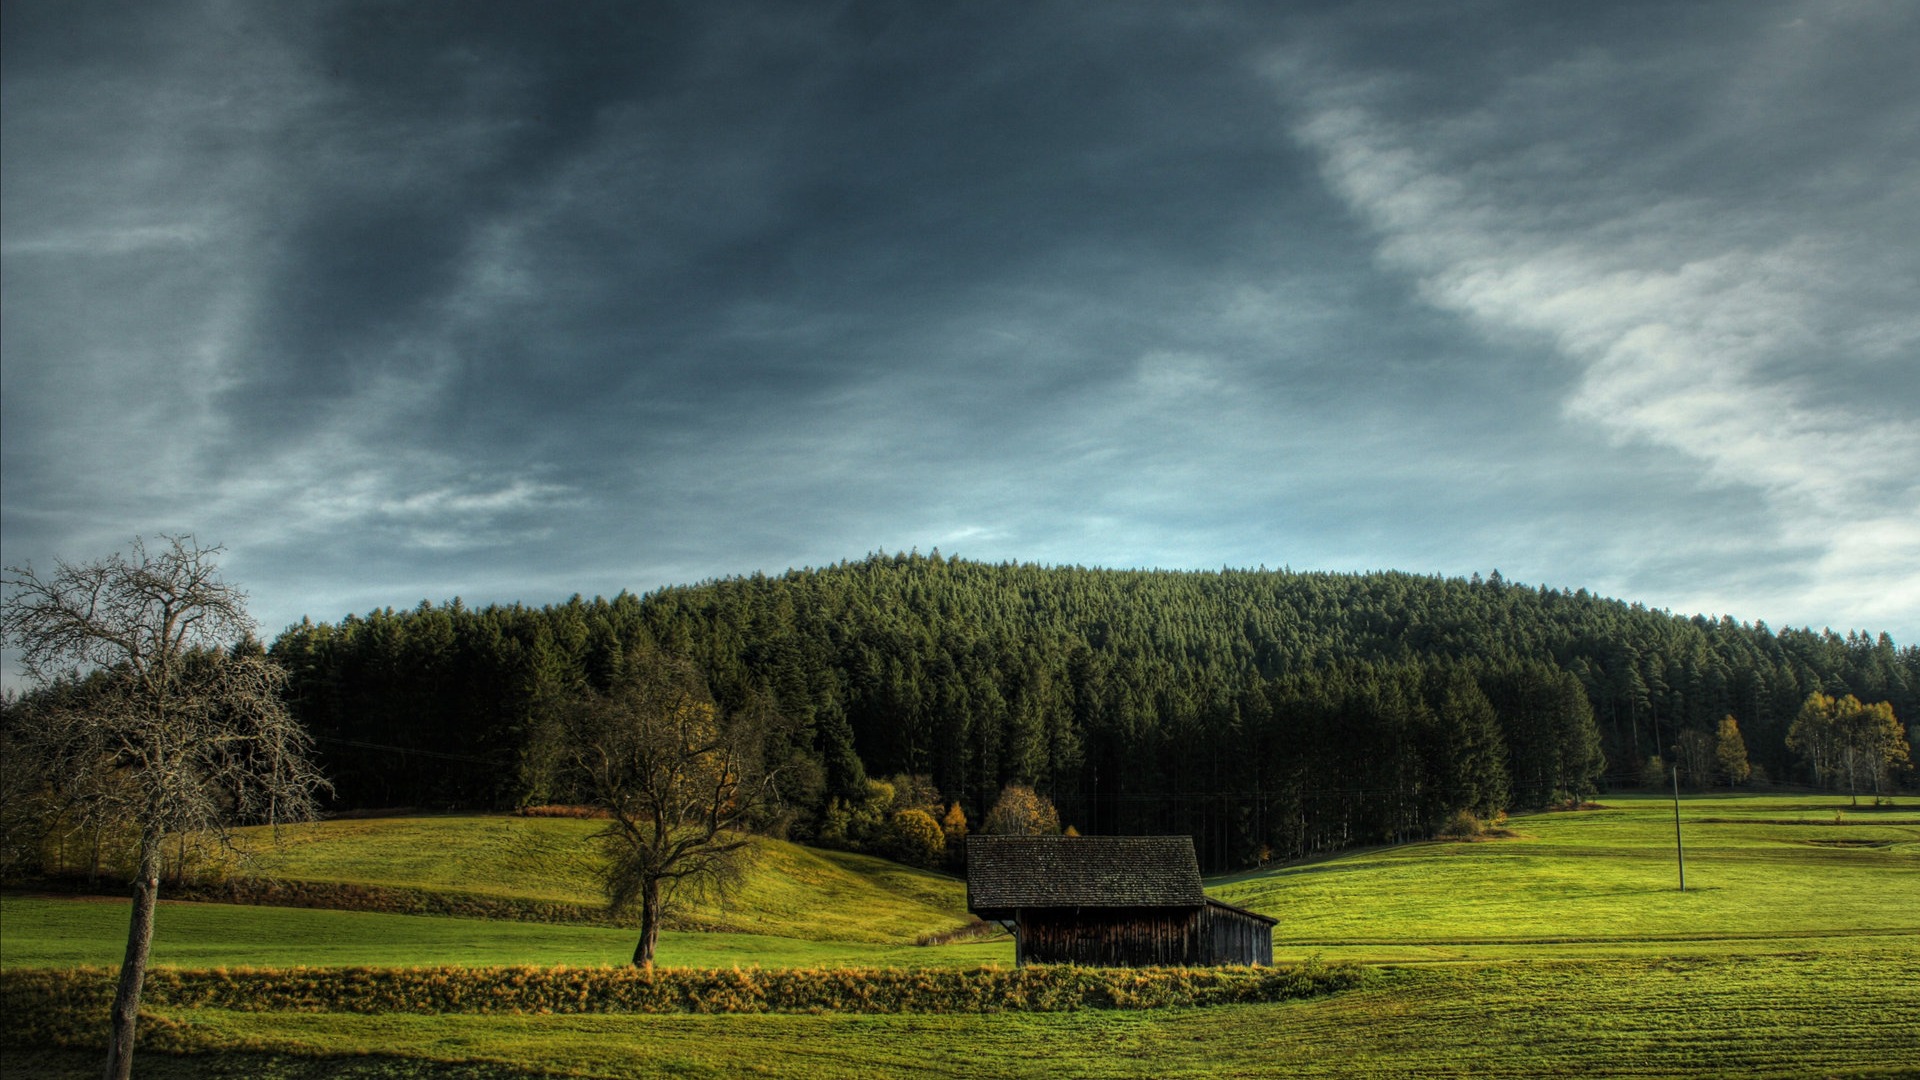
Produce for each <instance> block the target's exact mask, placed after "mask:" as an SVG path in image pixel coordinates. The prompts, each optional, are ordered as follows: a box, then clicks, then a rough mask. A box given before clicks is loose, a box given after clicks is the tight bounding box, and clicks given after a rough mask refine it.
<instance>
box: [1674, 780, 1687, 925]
mask: <svg viewBox="0 0 1920 1080" xmlns="http://www.w3.org/2000/svg"><path fill="white" fill-rule="evenodd" d="M1673 854H1674V857H1675V858H1676V859H1678V860H1679V862H1680V891H1681V892H1686V891H1687V849H1686V848H1685V847H1683V846H1681V844H1680V762H1679V761H1677V760H1676V761H1675V762H1674V763H1673Z"/></svg>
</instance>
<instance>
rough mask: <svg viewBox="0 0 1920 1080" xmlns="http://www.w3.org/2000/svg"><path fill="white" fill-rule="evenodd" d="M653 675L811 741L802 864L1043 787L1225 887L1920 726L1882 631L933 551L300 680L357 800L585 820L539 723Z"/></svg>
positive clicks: (546, 618)
mask: <svg viewBox="0 0 1920 1080" xmlns="http://www.w3.org/2000/svg"><path fill="white" fill-rule="evenodd" d="M636 647H645V648H657V649H658V650H660V651H662V652H664V653H666V654H668V655H672V656H679V657H684V658H686V659H688V660H690V661H691V662H692V663H693V664H694V665H695V666H696V667H697V668H698V669H699V670H700V672H701V673H702V674H703V675H704V677H705V679H706V681H707V683H708V686H709V687H710V688H711V691H712V693H713V695H714V697H715V699H716V701H718V702H719V704H720V705H721V706H722V708H723V709H725V710H727V711H728V712H730V713H739V714H747V713H752V714H755V715H764V714H765V713H766V712H767V710H769V709H771V710H774V711H776V712H777V713H778V714H779V716H780V717H782V718H783V722H781V723H777V724H768V725H765V727H766V729H767V730H768V731H770V732H773V733H774V734H773V735H772V736H770V737H771V738H775V739H777V741H778V745H772V746H769V747H768V748H767V751H768V755H769V760H772V761H784V762H789V763H792V764H794V765H795V766H796V769H795V771H796V772H797V773H803V774H809V775H811V776H812V777H813V778H814V779H813V781H812V782H811V783H810V784H803V785H800V787H799V788H798V789H797V792H798V793H797V795H796V798H797V799H798V800H799V802H800V803H801V805H800V806H798V807H797V812H796V813H795V814H793V815H792V816H791V818H790V821H791V826H792V828H793V830H794V832H795V834H796V835H798V836H800V837H802V838H813V834H814V832H816V831H817V830H819V829H820V827H821V825H822V822H823V819H824V818H825V817H826V816H827V814H828V811H829V809H830V808H831V807H832V806H833V805H834V804H835V801H836V800H838V801H839V804H840V805H842V806H845V805H852V804H856V803H859V802H861V801H862V800H866V799H869V798H870V797H871V788H870V787H869V784H868V777H869V776H874V777H879V776H889V775H905V776H921V777H926V778H928V780H929V781H930V783H931V784H932V785H933V786H934V787H936V788H937V789H938V792H939V793H940V796H941V797H942V798H943V799H945V800H948V801H949V802H958V803H960V804H961V805H962V807H963V808H964V813H965V814H966V815H967V816H968V817H969V818H971V819H973V820H976V821H977V820H979V819H980V816H981V815H982V814H984V813H985V811H986V810H987V809H988V808H989V807H991V806H992V805H993V804H994V802H995V801H996V799H997V797H998V795H999V793H1000V792H1001V790H1002V789H1003V788H1004V787H1005V786H1006V785H1008V784H1030V785H1032V786H1034V787H1035V788H1036V789H1038V790H1039V791H1041V792H1042V793H1044V794H1046V795H1048V796H1050V797H1051V798H1052V799H1053V801H1054V802H1055V803H1056V805H1057V806H1058V807H1059V810H1060V813H1061V817H1062V821H1063V822H1065V823H1071V824H1074V825H1075V826H1077V827H1078V828H1079V829H1080V831H1082V832H1101V833H1121V832H1188V833H1191V834H1192V835H1194V836H1195V838H1196V841H1197V842H1198V844H1199V846H1200V849H1201V851H1202V857H1203V859H1204V860H1205V861H1206V862H1207V864H1208V865H1209V866H1214V867H1220V866H1229V865H1240V864H1245V863H1248V862H1251V861H1254V860H1255V859H1258V858H1260V857H1262V856H1263V855H1266V856H1270V857H1280V858H1285V857H1294V856H1298V855H1303V854H1306V853H1309V852H1312V851H1317V850H1325V849H1329V848H1335V847H1340V846H1345V845H1349V844H1354V843H1366V842H1376V841H1383V840H1391V839H1396V838H1404V837H1406V836H1411V835H1419V834H1422V833H1424V832H1426V831H1430V830H1431V829H1432V828H1434V827H1435V826H1436V823H1437V822H1439V821H1441V820H1443V819H1444V818H1446V817H1447V816H1448V815H1450V814H1453V813H1455V812H1457V811H1463V810H1464V811H1469V812H1472V813H1475V814H1479V815H1488V814H1494V813H1497V812H1499V811H1500V810H1502V809H1505V808H1508V807H1527V806H1538V805H1544V804H1547V803H1550V802H1554V801H1558V800H1563V799H1567V798H1577V797H1580V796H1582V795H1584V794H1585V793H1587V792H1590V791H1592V790H1594V789H1595V788H1596V787H1605V786H1607V785H1609V784H1615V783H1631V782H1636V781H1637V779H1638V778H1639V776H1640V775H1641V773H1642V771H1643V769H1644V767H1645V764H1646V761H1647V759H1648V758H1650V757H1653V756H1655V755H1663V754H1664V755H1668V759H1669V760H1672V756H1671V755H1672V749H1673V748H1675V747H1678V746H1681V745H1682V744H1683V742H1685V741H1688V740H1683V735H1685V734H1686V733H1688V732H1695V733H1698V732H1706V733H1713V732H1716V730H1717V726H1718V725H1719V724H1720V722H1721V721H1722V720H1723V718H1725V717H1727V716H1734V717H1737V718H1738V723H1739V727H1740V729H1741V731H1742V732H1743V733H1744V737H1745V743H1746V747H1747V749H1748V753H1749V754H1750V756H1751V760H1752V764H1753V766H1754V768H1755V769H1756V773H1757V776H1759V777H1772V778H1776V779H1783V780H1784V779H1796V780H1806V781H1812V780H1816V779H1822V778H1828V777H1826V774H1820V773H1817V772H1815V771H1813V767H1812V766H1810V765H1808V764H1805V763H1803V762H1802V760H1801V757H1800V755H1798V754H1796V753H1795V752H1794V751H1793V750H1791V749H1789V747H1788V739H1787V734H1788V729H1789V726H1790V725H1791V724H1792V722H1793V720H1794V718H1795V716H1796V714H1797V713H1798V711H1799V709H1800V707H1801V705H1802V703H1803V702H1804V701H1805V699H1806V698H1807V697H1808V695H1810V694H1812V693H1825V694H1833V695H1840V694H1852V695H1854V696H1856V697H1857V698H1859V699H1860V700H1862V701H1867V702H1880V701H1886V702H1889V703H1890V706H1891V708H1892V709H1893V710H1894V711H1895V712H1896V714H1897V715H1898V716H1899V717H1901V718H1902V719H1906V718H1909V717H1912V716H1913V715H1914V714H1915V709H1916V705H1920V701H1917V700H1916V695H1917V694H1920V649H1916V648H1914V647H1912V646H1909V647H1907V648H1905V649H1896V648H1895V646H1894V645H1893V643H1892V642H1891V641H1890V640H1889V639H1888V638H1887V637H1886V636H1885V635H1881V636H1880V637H1879V638H1877V639H1873V638H1868V637H1866V636H1863V635H1860V634H1851V635H1848V636H1846V637H1841V636H1838V635H1835V634H1832V633H1831V632H1827V633H1814V632H1810V631H1803V630H1785V631H1781V632H1778V633H1776V632H1774V631H1771V630H1769V629H1768V628H1767V627H1766V626H1765V625H1759V624H1756V625H1747V624H1740V623H1736V622H1734V621H1732V620H1731V619H1721V620H1718V621H1715V620H1710V619H1706V618H1702V617H1694V618H1684V617H1679V616H1674V615H1670V614H1668V613H1665V612H1659V611H1649V610H1647V609H1645V608H1643V607H1640V606H1639V605H1628V604H1625V603H1622V602H1619V601H1614V600H1607V599H1602V598H1599V597H1594V596H1591V595H1589V594H1587V593H1586V592H1585V591H1584V590H1583V591H1577V592H1572V593H1567V592H1562V591H1558V590H1551V589H1545V588H1529V587H1525V586H1520V585H1515V584H1510V583H1508V582H1505V581H1503V580H1501V578H1500V576H1499V575H1498V573H1497V572H1496V573H1495V574H1493V575H1492V576H1491V577H1490V578H1488V579H1487V580H1484V581H1483V580H1480V579H1479V578H1478V576H1477V575H1476V577H1475V578H1474V579H1472V580H1461V579H1442V578H1434V577H1420V576H1415V575H1409V574H1399V573H1373V574H1308V573H1293V572H1287V571H1265V570H1260V571H1222V572H1218V573H1214V572H1164V571H1106V570H1087V569H1081V568H1073V567H1040V566H1032V565H1012V564H1002V565H988V564H981V563H973V562H966V561H962V560H957V559H945V558H942V557H941V556H940V555H939V554H938V553H937V552H935V553H934V554H932V555H929V556H919V555H894V556H876V557H872V558H868V559H866V560H864V561H860V562H849V563H842V564H839V565H836V566H830V567H826V568H822V569H817V570H804V571H792V572H789V573H786V574H784V575H779V576H774V577H769V576H763V575H754V576H752V577H741V578H730V579H725V580H720V581H712V582H706V583H702V584H699V585H692V586H684V587H674V588H669V589H663V590H660V591H658V592H655V593H652V594H649V595H647V596H644V597H639V596H633V595H630V594H622V595H620V596H618V597H615V598H613V599H611V600H604V599H594V600H591V601H587V600H582V599H579V598H577V597H576V598H575V599H573V600H571V601H569V602H567V603H564V604H558V605H550V606H547V607H541V608H531V607H525V606H520V605H513V606H501V607H488V608H484V609H471V608H467V607H465V606H463V605H462V604H461V603H460V602H459V601H457V600H456V601H453V602H451V603H448V604H443V605H433V604H424V603H423V604H422V605H421V606H420V607H418V608H416V609H413V610H410V611H393V610H391V609H389V610H381V611H375V612H371V613H369V614H367V615H364V616H350V617H348V618H346V619H344V620H342V621H341V622H339V623H337V624H327V623H312V622H303V623H302V624H301V625H299V626H295V627H292V628H290V629H289V630H288V631H287V632H286V633H284V634H282V635H281V636H280V637H279V639H278V640H276V641H275V642H274V643H273V645H272V649H271V652H272V655H273V656H274V657H275V658H276V659H278V660H279V661H280V662H282V663H283V664H285V665H286V666H287V667H288V668H289V670H290V671H291V673H292V676H293V678H292V683H291V688H292V696H293V701H292V704H293V707H294V709H295V712H296V714H297V715H298V716H299V717H300V718H302V719H303V720H305V721H306V723H307V724H308V725H309V726H310V728H311V729H312V730H313V732H314V733H315V734H316V736H317V737H318V738H319V739H320V740H321V741H320V748H321V750H322V752H323V759H324V764H325V767H326V768H327V770H328V773H329V775H330V776H331V777H332V779H333V782H334V784H335V787H336V792H337V799H338V801H339V802H340V804H341V805H343V806H358V807H372V806H395V805H416V806H453V805H462V806H500V807H505V806H514V805H526V804H532V803H544V802H549V801H554V800H557V799H564V798H565V797H566V795H567V793H566V792H564V791H560V790H556V789H555V788H554V784H555V783H556V777H555V775H554V774H553V773H552V771H551V770H550V769H548V768H546V767H545V766H543V764H542V760H541V755H540V754H538V753H535V752H533V751H532V749H531V748H533V747H535V746H538V745H540V744H541V743H542V740H541V738H539V737H538V736H539V735H540V731H539V728H540V726H541V725H542V724H543V723H547V722H549V720H547V719H543V718H544V717H546V716H547V715H548V714H549V713H550V710H547V709H543V708H542V706H541V703H542V702H552V701H554V700H565V699H566V698H567V696H568V695H571V694H577V693H578V692H579V691H580V690H581V689H582V688H587V687H604V686H605V685H606V684H607V681H608V679H609V678H610V677H611V675H612V673H613V672H614V671H615V670H616V669H617V668H618V666H619V664H620V663H621V662H622V657H624V656H627V655H629V654H630V653H631V652H632V651H633V650H634V649H635V648H636ZM1692 741H1697V740H1692ZM1696 756H1697V755H1696ZM1684 759H1685V757H1684V755H1683V760H1684ZM1696 772H1698V770H1696ZM1687 779H1689V780H1691V781H1693V782H1695V783H1701V784H1704V783H1706V782H1708V781H1709V780H1710V779H1711V777H1710V776H1708V775H1695V776H1691V777H1687Z"/></svg>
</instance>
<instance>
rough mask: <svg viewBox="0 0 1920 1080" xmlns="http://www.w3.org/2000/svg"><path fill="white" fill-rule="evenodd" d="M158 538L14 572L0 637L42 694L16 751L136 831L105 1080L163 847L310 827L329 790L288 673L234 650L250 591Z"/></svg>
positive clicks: (80, 813)
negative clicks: (48, 569)
mask: <svg viewBox="0 0 1920 1080" xmlns="http://www.w3.org/2000/svg"><path fill="white" fill-rule="evenodd" d="M162 539H164V540H165V541H166V543H165V547H164V548H163V549H162V550H159V551H157V552H153V553H149V552H148V550H147V547H146V545H145V544H144V543H143V542H142V541H140V540H138V539H136V540H135V541H134V542H133V545H132V548H131V551H130V554H128V555H119V554H115V555H111V556H108V557H107V558H104V559H101V560H98V561H96V562H91V563H80V564H75V563H68V562H64V561H62V562H58V563H56V564H55V570H54V572H53V573H52V574H51V575H49V576H47V577H44V578H43V577H41V576H40V575H39V574H37V573H36V572H35V571H34V570H33V568H32V567H31V566H24V567H8V568H7V571H6V574H7V576H6V577H5V578H4V579H0V585H4V587H5V589H6V596H5V602H4V605H0V640H4V642H5V643H6V644H7V645H9V646H11V647H13V648H15V649H17V650H19V655H20V664H21V669H22V671H23V672H24V673H25V674H26V675H27V676H28V677H29V679H31V680H32V681H33V682H34V683H35V684H36V686H37V687H38V688H39V693H38V695H37V699H36V700H35V701H34V702H32V707H31V708H30V709H27V710H25V711H24V713H23V714H22V716H21V718H20V721H19V722H17V723H16V722H13V721H12V720H11V718H10V721H9V725H8V727H9V729H10V730H9V732H8V734H9V742H10V743H12V744H15V745H14V746H13V747H11V748H12V749H15V750H17V751H18V752H21V753H25V754H28V755H30V756H31V758H32V760H33V761H34V763H35V768H36V770H37V771H38V772H39V773H40V775H41V776H43V777H46V778H50V779H51V781H52V782H53V783H54V784H55V785H56V786H57V788H58V789H59V791H60V795H61V799H62V801H63V802H64V803H65V805H66V806H67V807H68V808H69V809H70V810H71V811H72V812H73V813H74V814H75V815H76V817H77V818H78V819H79V820H81V821H83V822H90V823H93V824H95V825H101V824H108V823H112V824H127V825H131V826H132V827H133V828H134V829H135V831H137V832H138V834H139V837H140V857H139V866H140V869H139V880H138V881H137V882H136V883H135V888H134V906H133V918H132V923H131V925H130V927H129V930H128V936H127V957H126V962H125V963H124V964H122V966H121V972H120V987H119V991H118V993H117V994H116V996H115V999H114V1005H113V1038H112V1045H111V1047H110V1049H109V1051H108V1059H107V1076H108V1077H109V1078H113V1077H125V1076H128V1075H130V1073H131V1070H132V1065H133V1058H132V1054H133V1031H134V1018H135V1016H136V1015H137V1013H138V1010H139V1000H140V990H141V986H142V984H143V983H144V980H145V977H146V966H147V951H148V947H149V946H150V944H151V941H152V935H153V909H154V905H155V903H156V901H157V899H158V892H159V867H160V852H161V845H162V843H163V842H164V841H165V840H166V838H167V837H169V836H175V835H181V834H186V833H203V832H204V833H212V834H214V835H216V836H218V837H220V838H222V839H223V840H224V839H225V837H226V835H227V834H226V830H227V828H228V827H229V826H230V825H231V824H234V823H251V822H278V821H284V820H296V819H299V818H303V817H309V816H311V815H312V812H313V810H314V806H315V803H314V799H315V794H316V792H318V791H320V790H322V789H325V788H326V786H327V785H326V781H325V780H324V779H323V778H322V777H321V776H320V774H319V773H318V772H317V771H316V770H315V769H314V768H313V766H312V765H311V764H310V762H309V751H310V750H311V741H310V739H309V737H308V735H307V733H306V731H305V730H304V729H302V728H301V727H300V725H299V724H298V723H297V722H296V721H294V719H293V718H292V716H291V715H290V714H289V713H288V712H287V710H286V707H285V706H284V705H283V704H282V702H281V698H280V693H281V690H282V688H283V687H284V685H285V682H286V673H285V672H284V671H282V670H281V669H280V668H279V667H278V666H277V665H275V664H274V663H272V662H271V661H270V660H268V659H266V658H265V657H264V656H255V655H235V654H233V653H230V652H229V651H228V648H227V647H228V646H229V645H231V644H232V643H233V642H235V641H238V640H241V639H242V638H245V637H248V636H250V635H251V634H252V633H253V630H254V624H253V620H252V619H251V618H249V617H248V615H247V611H246V594H245V593H243V592H241V591H240V590H239V589H238V588H235V587H234V586H232V585H229V584H227V583H225V582H223V581H222V580H221V579H220V576H219V569H218V563H217V557H218V555H219V554H220V550H221V549H220V548H218V547H201V546H199V544H198V543H197V542H196V541H195V540H194V538H193V537H191V536H168V537H163V538H162ZM11 711H12V710H9V712H10V713H11Z"/></svg>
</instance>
